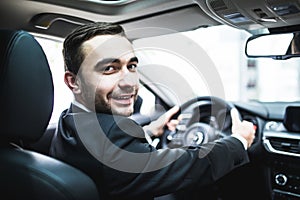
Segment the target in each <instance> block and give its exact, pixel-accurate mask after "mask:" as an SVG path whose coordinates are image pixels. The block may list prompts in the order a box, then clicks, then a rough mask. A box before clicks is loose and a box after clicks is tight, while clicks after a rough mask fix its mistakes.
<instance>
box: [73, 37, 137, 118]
mask: <svg viewBox="0 0 300 200" xmlns="http://www.w3.org/2000/svg"><path fill="white" fill-rule="evenodd" d="M82 47H83V49H82V51H83V52H84V55H85V59H84V61H83V63H82V64H81V67H80V71H79V73H78V76H77V78H78V83H79V87H80V90H81V93H80V95H79V98H78V99H77V100H79V101H80V102H81V103H82V104H84V105H85V106H86V107H87V108H89V109H91V110H93V111H96V112H101V113H112V114H118V115H124V116H129V115H131V114H132V113H133V105H134V102H135V100H136V98H137V92H138V87H139V79H138V73H137V70H136V67H137V64H138V60H137V58H136V57H135V54H134V52H133V48H132V45H131V43H130V42H129V41H128V40H127V39H126V38H125V37H121V36H113V35H104V36H96V37H94V38H92V39H90V40H88V41H86V42H84V43H83V45H82Z"/></svg>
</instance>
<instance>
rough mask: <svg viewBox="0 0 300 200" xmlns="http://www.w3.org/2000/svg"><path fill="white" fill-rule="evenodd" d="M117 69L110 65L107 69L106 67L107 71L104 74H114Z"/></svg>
mask: <svg viewBox="0 0 300 200" xmlns="http://www.w3.org/2000/svg"><path fill="white" fill-rule="evenodd" d="M116 70H117V69H116V67H115V66H112V65H109V66H107V67H105V69H104V70H103V73H104V74H112V73H114V72H115V71H116Z"/></svg>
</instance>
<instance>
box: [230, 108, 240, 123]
mask: <svg viewBox="0 0 300 200" xmlns="http://www.w3.org/2000/svg"><path fill="white" fill-rule="evenodd" d="M230 115H231V120H232V126H237V125H239V124H240V123H242V122H241V120H240V116H239V113H238V111H237V109H236V108H232V109H231V110H230Z"/></svg>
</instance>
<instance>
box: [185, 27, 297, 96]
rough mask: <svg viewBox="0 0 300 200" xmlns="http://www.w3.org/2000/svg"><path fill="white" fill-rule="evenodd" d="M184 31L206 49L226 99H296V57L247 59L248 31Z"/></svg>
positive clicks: (216, 28)
mask: <svg viewBox="0 0 300 200" xmlns="http://www.w3.org/2000/svg"><path fill="white" fill-rule="evenodd" d="M186 35H187V36H189V37H190V38H191V39H193V40H197V41H198V43H200V44H201V45H202V46H203V48H204V49H206V51H207V53H208V54H209V56H210V57H211V59H212V60H213V62H214V63H215V66H216V67H217V69H218V71H219V73H220V74H221V75H220V76H221V79H222V81H223V84H224V88H225V95H226V98H227V99H228V100H234V101H249V100H257V101H263V102H276V101H288V102H291V101H299V99H300V78H299V76H300V62H299V58H293V59H288V60H273V59H270V58H256V59H254V58H251V59H249V58H247V57H246V56H245V53H244V49H245V42H246V39H247V38H248V37H250V36H251V35H250V34H249V33H248V32H246V31H244V30H239V29H235V28H231V27H228V26H218V27H210V28H206V29H203V28H202V29H198V30H196V31H190V32H187V33H186ZM261 45H267V44H261Z"/></svg>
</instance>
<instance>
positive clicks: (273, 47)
mask: <svg viewBox="0 0 300 200" xmlns="http://www.w3.org/2000/svg"><path fill="white" fill-rule="evenodd" d="M245 53H246V55H247V56H248V57H249V58H257V57H269V58H273V59H278V60H283V59H288V58H291V57H298V56H300V32H294V33H276V34H260V35H254V36H251V37H250V38H249V39H248V40H247V42H246V49H245Z"/></svg>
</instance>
